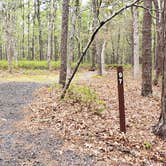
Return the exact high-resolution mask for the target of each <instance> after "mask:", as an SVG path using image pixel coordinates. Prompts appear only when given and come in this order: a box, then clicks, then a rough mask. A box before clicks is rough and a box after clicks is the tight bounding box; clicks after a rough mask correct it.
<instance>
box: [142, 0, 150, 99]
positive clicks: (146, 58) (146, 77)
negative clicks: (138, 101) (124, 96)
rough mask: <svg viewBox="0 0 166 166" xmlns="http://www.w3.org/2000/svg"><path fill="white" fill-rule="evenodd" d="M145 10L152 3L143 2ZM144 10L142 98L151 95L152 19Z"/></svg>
mask: <svg viewBox="0 0 166 166" xmlns="http://www.w3.org/2000/svg"><path fill="white" fill-rule="evenodd" d="M144 6H145V8H147V9H149V10H151V9H152V1H151V0H144ZM147 9H144V17H143V28H142V96H149V95H151V94H152V53H151V48H152V44H151V41H152V35H151V26H152V17H151V14H150V13H149V10H147Z"/></svg>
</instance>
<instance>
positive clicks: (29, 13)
mask: <svg viewBox="0 0 166 166" xmlns="http://www.w3.org/2000/svg"><path fill="white" fill-rule="evenodd" d="M30 15H31V12H30V0H28V23H27V24H28V45H27V47H28V59H31V57H30Z"/></svg>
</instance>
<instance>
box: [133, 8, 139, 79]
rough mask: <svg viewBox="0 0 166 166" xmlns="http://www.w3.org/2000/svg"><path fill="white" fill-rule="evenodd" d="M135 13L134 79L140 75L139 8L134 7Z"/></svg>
mask: <svg viewBox="0 0 166 166" xmlns="http://www.w3.org/2000/svg"><path fill="white" fill-rule="evenodd" d="M132 14H133V54H134V55H133V57H134V59H133V60H134V79H138V76H139V23H138V9H137V7H133V8H132Z"/></svg>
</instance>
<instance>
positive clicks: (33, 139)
mask: <svg viewBox="0 0 166 166" xmlns="http://www.w3.org/2000/svg"><path fill="white" fill-rule="evenodd" d="M42 86H44V85H42V84H38V83H16V82H9V83H0V166H23V165H24V166H56V165H57V166H68V165H69V166H72V165H87V166H90V165H95V164H94V156H90V155H85V154H77V153H76V152H74V151H73V150H70V149H69V150H66V151H62V148H63V145H64V140H62V139H60V138H58V137H55V136H54V135H55V134H53V133H51V131H49V129H47V130H44V131H43V130H41V131H39V132H38V133H34V134H32V133H30V132H28V131H27V132H25V131H24V132H22V131H18V130H17V129H16V128H15V127H14V126H15V124H17V122H19V121H20V120H22V119H23V117H24V116H26V115H25V114H24V113H23V112H22V111H21V110H22V108H23V106H25V105H26V104H28V103H29V102H30V101H31V100H32V99H33V96H32V93H33V92H34V91H35V90H36V89H38V88H40V87H42Z"/></svg>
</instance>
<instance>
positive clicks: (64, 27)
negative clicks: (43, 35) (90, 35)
mask: <svg viewBox="0 0 166 166" xmlns="http://www.w3.org/2000/svg"><path fill="white" fill-rule="evenodd" d="M69 2H70V0H63V9H62V32H61V68H60V79H59V83H60V84H61V85H62V86H63V87H64V86H65V84H66V77H67V38H68V20H69V18H68V17H69Z"/></svg>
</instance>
